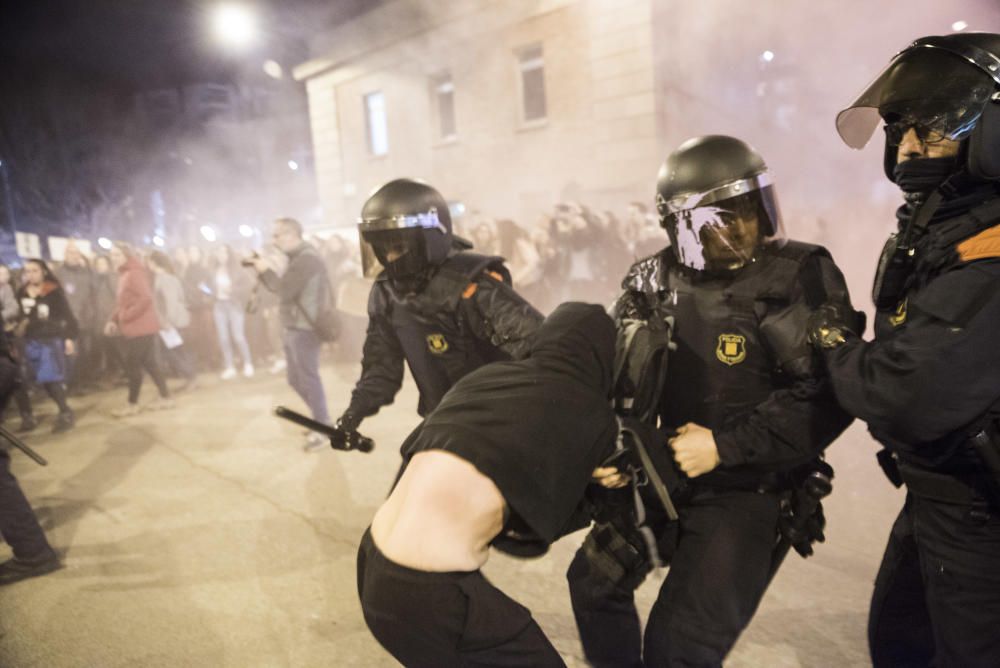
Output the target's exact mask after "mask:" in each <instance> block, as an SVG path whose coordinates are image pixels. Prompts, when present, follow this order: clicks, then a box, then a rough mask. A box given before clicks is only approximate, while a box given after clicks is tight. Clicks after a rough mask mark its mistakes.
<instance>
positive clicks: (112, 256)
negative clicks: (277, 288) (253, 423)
mask: <svg viewBox="0 0 1000 668" xmlns="http://www.w3.org/2000/svg"><path fill="white" fill-rule="evenodd" d="M314 243H315V244H316V245H317V246H318V247H319V249H320V251H321V257H322V258H323V260H324V263H325V264H326V266H327V267H328V275H329V276H330V277H331V279H332V280H334V281H336V280H338V279H339V278H340V277H342V276H344V275H346V274H357V273H358V269H357V267H356V265H355V264H352V261H351V257H350V256H351V254H350V252H349V248H348V246H347V244H346V243H345V242H343V240H342V239H340V238H339V237H336V236H334V237H331V238H330V239H327V240H315V242H314ZM249 255H250V251H249V250H247V249H234V248H231V247H230V246H227V245H225V244H219V245H216V246H214V247H212V248H202V247H199V246H190V247H186V248H185V247H178V248H175V249H173V250H172V251H171V252H169V253H167V252H164V251H162V250H159V249H149V250H139V249H136V248H133V247H131V246H129V245H128V244H125V243H115V244H114V245H113V246H112V247H111V248H110V250H109V251H108V252H107V253H106V254H104V253H101V254H94V255H88V254H85V253H84V252H83V251H81V249H80V248H79V247H78V246H77V245H76V244H74V243H73V242H70V243H69V244H68V245H67V247H66V249H65V255H64V258H63V260H62V261H60V262H54V261H45V260H42V259H38V258H32V259H26V260H24V262H23V265H22V266H21V267H20V268H13V267H8V266H3V265H0V314H2V317H3V322H4V328H5V330H6V332H7V333H8V334H9V335H10V336H11V338H12V340H13V342H14V349H15V351H16V357H17V359H18V361H19V363H20V365H21V367H22V376H23V378H24V379H26V380H27V381H28V382H27V383H25V384H24V385H23V386H22V388H21V389H20V390H19V391H18V392H17V393H16V394H15V395H14V398H15V400H16V404H17V408H18V412H19V413H20V424H19V425H18V426H17V431H21V432H26V431H31V430H33V429H35V428H36V427H37V426H38V420H37V419H36V416H35V411H34V410H33V406H32V396H33V394H34V393H33V392H32V387H33V386H34V387H37V388H40V389H44V391H45V393H46V394H48V396H49V397H51V398H52V400H53V401H54V402H55V403H56V405H57V407H58V409H59V413H58V417H57V418H56V420H55V422H54V424H53V431H55V432H61V431H66V430H68V429H70V428H72V427H73V426H74V417H73V411H72V409H71V407H70V401H69V400H68V399H67V396H69V397H73V396H79V395H83V394H87V393H89V392H94V391H98V390H107V389H111V388H113V387H115V386H117V385H121V384H124V385H127V386H128V395H127V402H126V403H125V404H124V405H123V406H120V407H118V408H116V409H115V410H113V411H112V414H113V415H114V416H115V417H128V416H130V415H134V414H137V413H139V412H140V411H142V410H157V409H166V408H171V407H172V406H173V401H172V399H171V389H170V388H169V386H168V384H167V380H168V379H169V378H177V379H178V380H179V381H180V383H179V384H177V385H176V386H175V388H174V391H186V390H190V389H193V388H195V387H197V385H198V374H199V373H214V374H218V375H219V377H220V378H221V379H222V380H225V381H230V380H234V379H236V378H238V377H240V376H242V377H244V378H251V377H253V376H254V375H255V373H257V369H259V368H261V367H264V368H267V369H268V370H269V371H271V372H273V373H276V374H277V373H283V372H284V370H285V355H284V353H283V350H282V342H281V325H280V323H279V317H278V298H277V296H276V295H274V294H273V293H272V292H270V291H268V290H265V289H261V288H259V287H258V286H257V279H256V275H255V274H254V272H253V270H252V269H250V268H248V267H245V266H241V259H242V258H244V257H246V256H249ZM268 260H269V261H270V262H273V263H274V264H275V265H276V266H279V267H280V266H281V263H282V256H281V254H280V253H278V252H272V253H269V254H268ZM143 372H145V373H146V374H148V375H149V376H150V378H151V379H152V381H153V383H154V385H155V387H156V389H157V392H158V398H157V399H154V400H153V401H150V402H147V403H145V404H140V403H139V393H140V389H141V386H142V379H143Z"/></svg>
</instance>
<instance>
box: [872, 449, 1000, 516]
mask: <svg viewBox="0 0 1000 668" xmlns="http://www.w3.org/2000/svg"><path fill="white" fill-rule="evenodd" d="M878 461H879V466H881V467H882V471H883V472H884V473H885V475H886V477H887V478H888V479H889V481H890V482H891V483H892V484H893V485H895V486H896V487H902V486H903V485H904V484H905V485H906V489H907V491H909V492H910V493H911V494H913V495H915V496H918V497H921V498H924V499H930V500H931V501H938V502H940V503H948V504H951V505H958V506H969V507H973V508H979V507H983V506H992V507H993V508H995V509H997V508H1000V504H998V503H997V497H996V494H995V493H994V492H993V488H994V487H995V486H996V483H995V482H994V481H991V480H990V479H989V478H988V476H986V475H974V474H973V475H965V476H957V475H952V474H949V473H941V472H939V471H931V470H929V469H925V468H922V467H919V466H914V465H913V464H909V463H907V462H905V461H903V460H901V459H900V458H899V457H897V456H896V455H895V454H893V453H891V452H890V451H889V450H882V451H881V452H879V454H878Z"/></svg>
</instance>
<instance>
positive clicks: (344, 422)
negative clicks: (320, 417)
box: [334, 408, 362, 432]
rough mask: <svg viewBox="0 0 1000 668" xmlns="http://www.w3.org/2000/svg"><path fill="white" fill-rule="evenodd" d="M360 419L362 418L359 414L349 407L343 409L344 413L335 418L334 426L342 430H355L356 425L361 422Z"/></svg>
mask: <svg viewBox="0 0 1000 668" xmlns="http://www.w3.org/2000/svg"><path fill="white" fill-rule="evenodd" d="M361 420H362V418H361V417H360V416H358V415H357V414H355V413H352V412H351V409H350V408H348V409H347V410H346V411H344V414H343V415H341V416H340V417H339V418H338V419H337V422H336V423H335V424H334V426H335V427H336V428H337V429H340V430H341V431H344V432H352V431H357V430H358V426H359V425H360V424H361Z"/></svg>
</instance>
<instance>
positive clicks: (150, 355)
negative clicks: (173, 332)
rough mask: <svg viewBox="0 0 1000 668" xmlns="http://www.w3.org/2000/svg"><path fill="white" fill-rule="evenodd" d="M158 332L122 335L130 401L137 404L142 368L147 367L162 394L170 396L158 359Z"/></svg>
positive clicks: (162, 395)
mask: <svg viewBox="0 0 1000 668" xmlns="http://www.w3.org/2000/svg"><path fill="white" fill-rule="evenodd" d="M157 338H159V337H158V336H157V335H156V334H150V335H148V336H136V337H134V338H129V337H124V336H123V337H122V338H121V345H122V353H123V358H124V362H125V375H126V377H128V402H129V403H130V404H135V403H138V402H139V390H140V389H142V370H143V369H145V370H146V371H147V372H148V373H149V375H150V377H151V378H152V379H153V382H154V383H155V384H156V389H157V390H158V391H159V392H160V396H161V397H163V398H164V399H166V398H167V397H169V396H170V391H169V390H168V389H167V382H166V381H165V380H164V378H163V371H162V370H161V369H160V364H159V361H158V360H157V359H156V339H157Z"/></svg>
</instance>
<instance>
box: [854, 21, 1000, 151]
mask: <svg viewBox="0 0 1000 668" xmlns="http://www.w3.org/2000/svg"><path fill="white" fill-rule="evenodd" d="M998 83H1000V60H998V59H997V58H996V57H995V56H994V55H993V54H991V53H989V52H987V51H984V50H982V49H979V48H977V47H974V46H972V45H964V44H956V43H954V42H940V41H938V40H935V39H934V38H927V39H923V40H920V41H919V42H916V43H914V44H913V45H912V46H910V47H909V48H907V49H906V50H904V51H902V52H900V53H899V54H898V55H897V56H896V57H895V58H893V60H892V62H890V63H889V65H888V66H887V67H886V68H885V69H884V70H882V72H881V73H880V74H879V75H878V76H877V77H875V80H874V81H873V82H872V83H871V84H869V85H868V87H867V88H865V90H864V91H863V92H862V93H861V95H859V96H858V98H857V99H856V100H855V101H854V103H853V104H851V106H849V107H848V108H846V109H844V110H843V111H841V112H840V113H839V114H837V132H838V133H839V134H840V137H841V139H843V140H844V143H845V144H847V145H848V146H850V147H851V148H855V149H861V148H864V146H865V145H866V144H867V143H868V140H869V139H871V136H872V134H873V133H874V132H875V128H877V127H878V125H879V123H880V122H881V121H882V120H883V119H885V120H888V121H890V122H898V121H902V122H905V123H909V124H911V125H917V126H920V127H922V128H925V129H926V130H929V131H933V132H934V133H935V134H938V135H941V136H942V137H944V138H947V139H952V140H959V139H962V138H963V137H965V136H967V135H968V134H969V133H970V132H972V129H973V128H974V127H975V125H976V121H978V120H979V117H980V116H981V115H982V113H983V109H984V108H985V107H986V103H987V102H988V101H989V99H990V97H991V96H992V94H993V92H994V91H995V89H996V86H997V84H998Z"/></svg>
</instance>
